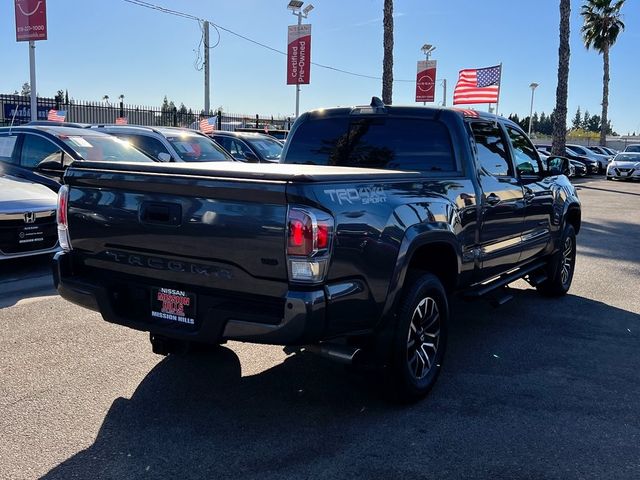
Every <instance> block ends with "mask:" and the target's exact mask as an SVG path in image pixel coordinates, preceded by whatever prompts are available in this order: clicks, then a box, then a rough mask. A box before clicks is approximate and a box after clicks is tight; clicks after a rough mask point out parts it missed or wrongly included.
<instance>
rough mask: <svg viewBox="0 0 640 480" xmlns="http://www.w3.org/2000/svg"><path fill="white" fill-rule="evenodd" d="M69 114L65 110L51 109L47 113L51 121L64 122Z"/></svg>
mask: <svg viewBox="0 0 640 480" xmlns="http://www.w3.org/2000/svg"><path fill="white" fill-rule="evenodd" d="M66 116H67V112H66V111H65V110H54V109H51V110H49V113H48V114H47V120H49V121H50V122H64V118H65V117H66Z"/></svg>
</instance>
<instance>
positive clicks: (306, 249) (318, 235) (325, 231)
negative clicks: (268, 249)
mask: <svg viewBox="0 0 640 480" xmlns="http://www.w3.org/2000/svg"><path fill="white" fill-rule="evenodd" d="M333 223H334V222H333V217H332V216H331V215H329V214H328V213H325V212H323V211H321V210H317V209H313V208H308V207H291V208H289V215H288V219H287V260H288V265H289V278H290V279H291V280H292V281H294V282H302V283H317V282H321V281H323V280H324V278H325V276H326V272H327V267H328V265H329V255H330V250H331V240H332V237H333Z"/></svg>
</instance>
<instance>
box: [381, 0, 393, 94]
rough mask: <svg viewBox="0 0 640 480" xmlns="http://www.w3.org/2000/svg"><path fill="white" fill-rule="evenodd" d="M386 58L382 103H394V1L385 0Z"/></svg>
mask: <svg viewBox="0 0 640 480" xmlns="http://www.w3.org/2000/svg"><path fill="white" fill-rule="evenodd" d="M383 27H384V38H383V46H384V57H383V59H382V101H383V102H384V103H385V104H387V105H391V104H392V103H393V0H384V16H383Z"/></svg>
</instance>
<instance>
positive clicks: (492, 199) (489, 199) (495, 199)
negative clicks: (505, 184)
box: [487, 193, 500, 205]
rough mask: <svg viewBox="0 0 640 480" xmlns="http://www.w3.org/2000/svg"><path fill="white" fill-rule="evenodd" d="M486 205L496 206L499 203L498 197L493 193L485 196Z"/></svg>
mask: <svg viewBox="0 0 640 480" xmlns="http://www.w3.org/2000/svg"><path fill="white" fill-rule="evenodd" d="M487 203H488V204H489V205H497V204H499V203H500V197H499V196H498V195H496V194H495V193H492V194H490V195H487Z"/></svg>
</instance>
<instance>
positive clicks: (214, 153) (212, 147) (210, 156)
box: [167, 133, 233, 162]
mask: <svg viewBox="0 0 640 480" xmlns="http://www.w3.org/2000/svg"><path fill="white" fill-rule="evenodd" d="M167 140H169V143H171V145H172V146H173V148H175V150H176V152H178V155H180V158H181V159H182V160H184V161H185V162H229V161H232V160H233V159H232V158H231V157H229V155H227V153H225V151H224V150H222V148H221V147H220V146H218V144H217V143H215V142H214V141H213V140H211V139H210V138H209V137H205V136H204V135H194V134H190V133H184V134H181V135H176V136H168V137H167Z"/></svg>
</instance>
